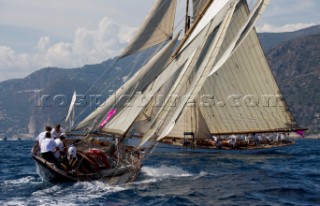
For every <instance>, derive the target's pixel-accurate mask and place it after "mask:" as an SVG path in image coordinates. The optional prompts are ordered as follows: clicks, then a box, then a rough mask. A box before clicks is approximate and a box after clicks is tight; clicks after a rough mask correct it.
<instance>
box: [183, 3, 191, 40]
mask: <svg viewBox="0 0 320 206" xmlns="http://www.w3.org/2000/svg"><path fill="white" fill-rule="evenodd" d="M189 29H190V16H189V0H187V6H186V20H185V27H184V32H185V34H186V33H187V32H188V30H189Z"/></svg>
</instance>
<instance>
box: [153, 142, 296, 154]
mask: <svg viewBox="0 0 320 206" xmlns="http://www.w3.org/2000/svg"><path fill="white" fill-rule="evenodd" d="M294 144H295V143H294V142H292V143H290V144H284V145H275V146H268V147H254V148H236V149H231V148H222V149H218V148H215V147H200V146H195V147H182V146H179V145H171V144H166V143H159V144H158V145H157V147H156V149H155V151H156V152H166V153H168V152H172V153H177V152H178V153H184V152H196V153H213V154H262V153H273V152H276V151H278V150H281V149H284V148H287V147H289V146H292V145H294Z"/></svg>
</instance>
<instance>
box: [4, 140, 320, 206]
mask: <svg viewBox="0 0 320 206" xmlns="http://www.w3.org/2000/svg"><path fill="white" fill-rule="evenodd" d="M33 143H34V141H31V140H17V141H1V142H0V151H1V153H0V205H308V206H311V205H320V140H298V141H297V144H296V145H294V146H291V147H287V148H283V149H281V150H278V151H276V152H273V153H270V154H252V155H248V154H203V153H199V152H190V151H185V152H181V151H180V152H179V153H175V152H171V153H160V152H157V151H155V152H154V153H153V154H152V155H151V156H150V157H149V158H148V159H147V160H146V161H145V162H144V165H143V168H142V170H141V173H140V175H139V177H138V179H137V180H136V181H135V182H133V183H130V184H126V185H119V186H110V185H105V184H102V183H100V182H82V183H73V184H70V183H68V184H58V185H53V184H49V183H45V182H42V180H41V179H40V178H39V176H38V174H37V173H36V167H35V164H34V162H33V160H32V158H31V155H30V151H31V147H32V145H33Z"/></svg>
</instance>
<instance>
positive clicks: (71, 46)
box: [0, 17, 135, 80]
mask: <svg viewBox="0 0 320 206" xmlns="http://www.w3.org/2000/svg"><path fill="white" fill-rule="evenodd" d="M134 31H135V28H133V27H129V26H127V25H120V24H119V23H117V22H116V21H114V20H112V19H110V18H108V17H104V18H103V19H102V20H101V21H100V23H99V25H98V28H97V29H96V30H89V29H87V28H79V29H77V30H76V32H75V35H74V40H73V42H59V43H52V42H51V39H50V37H48V36H44V37H41V38H40V39H39V41H38V44H37V45H36V46H35V50H34V51H33V52H32V53H28V54H26V53H23V54H17V53H16V52H15V51H14V50H13V49H12V48H10V47H6V46H0V71H1V73H2V75H1V77H0V80H4V79H7V78H11V77H12V76H15V77H23V76H25V75H27V74H29V73H31V72H33V71H35V70H37V69H40V68H43V67H49V66H57V67H65V68H71V67H80V66H83V65H85V64H94V63H99V62H101V61H104V60H107V59H108V58H111V57H114V56H116V55H118V54H119V53H120V51H121V49H123V47H124V45H125V44H126V43H128V41H129V40H130V38H131V37H132V35H133V33H134ZM8 70H10V71H11V72H12V75H11V76H7V75H4V74H6V73H7V74H9V73H10V72H8Z"/></svg>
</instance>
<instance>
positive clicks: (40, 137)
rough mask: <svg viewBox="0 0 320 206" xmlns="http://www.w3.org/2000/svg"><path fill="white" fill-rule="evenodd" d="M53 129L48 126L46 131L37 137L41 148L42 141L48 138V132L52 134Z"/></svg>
mask: <svg viewBox="0 0 320 206" xmlns="http://www.w3.org/2000/svg"><path fill="white" fill-rule="evenodd" d="M51 130H52V128H51V127H50V126H46V128H45V131H44V132H41V133H40V134H39V135H38V136H37V137H36V141H37V142H38V144H39V146H40V145H41V141H42V140H43V139H44V138H45V137H46V133H47V132H51Z"/></svg>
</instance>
